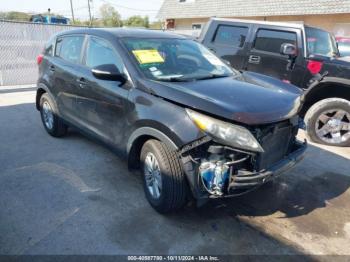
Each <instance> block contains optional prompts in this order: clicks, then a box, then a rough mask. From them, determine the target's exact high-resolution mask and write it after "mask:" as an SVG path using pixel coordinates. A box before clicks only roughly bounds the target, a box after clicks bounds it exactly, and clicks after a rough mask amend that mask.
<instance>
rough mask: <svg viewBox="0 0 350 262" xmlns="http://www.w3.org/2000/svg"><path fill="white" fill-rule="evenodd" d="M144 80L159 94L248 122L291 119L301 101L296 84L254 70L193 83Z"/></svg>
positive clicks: (187, 105)
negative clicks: (253, 71) (235, 75)
mask: <svg viewBox="0 0 350 262" xmlns="http://www.w3.org/2000/svg"><path fill="white" fill-rule="evenodd" d="M142 82H143V85H144V86H145V87H147V88H149V90H150V92H151V93H153V94H154V95H156V96H159V97H162V98H165V99H167V100H169V101H173V102H175V103H178V104H182V105H184V106H185V107H189V108H192V109H194V110H198V111H202V112H205V113H208V114H210V115H216V116H218V117H220V118H226V119H228V120H232V121H235V122H239V123H243V124H247V125H258V124H267V123H273V122H278V121H282V120H285V119H288V118H290V117H292V116H294V115H295V114H297V112H298V111H299V109H300V103H301V102H300V95H301V90H300V89H298V88H297V87H295V86H293V85H290V84H286V83H283V82H281V81H279V80H277V79H274V78H271V77H268V76H264V75H261V74H256V73H252V72H245V73H243V74H242V75H240V76H238V77H225V78H216V79H210V80H199V81H193V82H160V81H151V80H143V81H142Z"/></svg>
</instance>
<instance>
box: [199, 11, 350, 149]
mask: <svg viewBox="0 0 350 262" xmlns="http://www.w3.org/2000/svg"><path fill="white" fill-rule="evenodd" d="M199 41H200V42H201V43H203V44H204V45H206V46H207V47H208V48H209V49H211V50H212V51H213V52H215V53H216V54H217V55H218V56H219V57H221V58H222V59H224V60H226V61H228V62H229V63H230V64H231V65H232V66H233V67H234V68H236V69H239V70H244V71H253V72H258V73H262V74H265V75H269V76H272V77H275V78H278V79H281V80H282V81H284V82H287V83H292V84H294V85H296V86H298V87H300V88H302V89H304V90H305V93H304V98H303V100H304V106H303V108H302V110H301V116H302V117H304V120H305V123H306V130H307V134H308V137H309V138H310V139H311V140H312V141H315V142H318V143H322V144H328V145H337V146H349V145H350V102H349V100H350V63H349V62H350V58H345V57H343V58H342V57H340V55H339V51H338V48H337V44H336V41H335V38H334V37H333V36H332V35H331V34H330V33H328V32H326V31H324V30H321V29H318V28H314V27H310V26H306V25H303V24H290V23H275V22H263V21H249V20H233V19H217V18H214V19H211V20H210V21H209V23H208V24H207V25H206V27H205V28H204V29H203V31H202V33H201V36H200V37H199Z"/></svg>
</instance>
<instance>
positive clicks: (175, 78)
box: [157, 76, 191, 82]
mask: <svg viewBox="0 0 350 262" xmlns="http://www.w3.org/2000/svg"><path fill="white" fill-rule="evenodd" d="M157 80H158V81H163V82H189V81H191V79H189V78H184V77H183V76H172V77H163V78H158V79H157Z"/></svg>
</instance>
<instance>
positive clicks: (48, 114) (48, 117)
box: [42, 101, 53, 130]
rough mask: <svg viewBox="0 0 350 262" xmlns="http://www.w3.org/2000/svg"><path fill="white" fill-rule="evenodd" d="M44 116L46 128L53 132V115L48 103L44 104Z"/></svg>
mask: <svg viewBox="0 0 350 262" xmlns="http://www.w3.org/2000/svg"><path fill="white" fill-rule="evenodd" d="M42 114H43V118H44V123H45V126H46V127H47V128H48V129H50V130H51V129H52V128H53V113H52V109H51V106H50V104H49V102H47V101H45V102H44V103H43V109H42Z"/></svg>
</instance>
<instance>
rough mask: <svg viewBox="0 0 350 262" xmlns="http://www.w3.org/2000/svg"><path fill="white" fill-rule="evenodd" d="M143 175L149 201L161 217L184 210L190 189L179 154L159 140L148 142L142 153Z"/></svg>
mask: <svg viewBox="0 0 350 262" xmlns="http://www.w3.org/2000/svg"><path fill="white" fill-rule="evenodd" d="M140 160H141V171H142V173H143V186H144V190H145V194H146V198H147V200H148V202H149V203H150V204H151V206H152V207H153V208H154V209H155V210H157V211H158V212H160V213H169V212H171V211H174V210H177V209H180V208H181V207H183V206H184V205H185V204H186V202H187V194H188V187H187V181H186V178H185V175H184V173H183V170H182V166H181V163H180V159H179V156H178V154H177V152H175V151H173V150H170V149H169V148H168V147H167V146H166V145H165V144H164V143H162V142H160V141H158V140H153V139H151V140H148V141H147V142H146V143H145V144H144V145H143V147H142V150H141V156H140Z"/></svg>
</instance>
